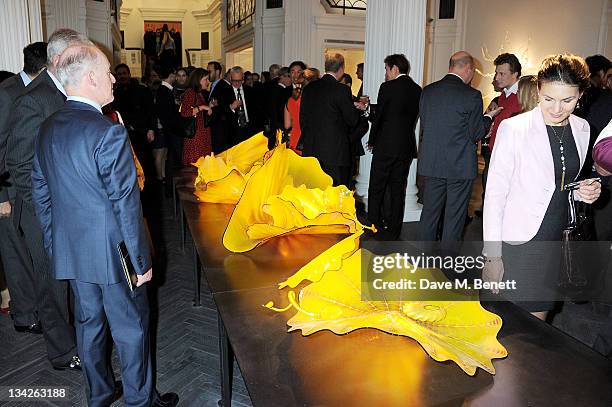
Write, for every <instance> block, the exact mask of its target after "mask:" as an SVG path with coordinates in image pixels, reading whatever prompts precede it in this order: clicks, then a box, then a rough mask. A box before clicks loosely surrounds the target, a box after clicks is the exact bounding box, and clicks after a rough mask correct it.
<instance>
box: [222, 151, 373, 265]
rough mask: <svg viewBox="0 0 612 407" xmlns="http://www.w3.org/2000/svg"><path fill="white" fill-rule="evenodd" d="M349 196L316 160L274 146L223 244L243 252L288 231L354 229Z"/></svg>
mask: <svg viewBox="0 0 612 407" xmlns="http://www.w3.org/2000/svg"><path fill="white" fill-rule="evenodd" d="M362 229H363V225H361V224H360V223H359V221H358V220H357V216H356V212H355V199H354V198H353V194H352V192H351V191H349V190H348V189H347V188H346V187H345V186H339V187H332V179H331V178H330V177H329V175H327V174H325V172H323V170H322V169H321V166H320V165H319V162H318V161H317V159H316V158H313V157H300V156H299V155H297V154H295V153H294V152H293V151H291V150H289V149H287V148H286V146H285V145H284V144H280V145H279V146H278V147H276V148H275V149H274V150H273V153H272V156H271V157H270V158H268V159H267V160H266V161H265V163H264V165H263V166H262V167H261V168H260V169H259V170H258V171H256V172H254V173H253V174H252V175H251V176H250V178H249V180H248V182H247V185H246V187H245V189H244V193H243V194H242V197H241V198H240V201H239V202H238V204H237V205H236V208H235V209H234V213H233V214H232V217H231V219H230V221H229V224H228V225H227V229H226V230H225V234H224V235H223V244H224V246H225V247H226V248H227V249H228V250H230V251H232V252H236V253H240V252H246V251H248V250H251V249H253V248H255V247H256V246H258V245H260V244H262V243H263V242H265V241H266V240H268V239H270V238H273V237H275V236H280V235H285V234H288V233H307V234H319V233H331V234H339V233H355V232H357V231H359V230H362Z"/></svg>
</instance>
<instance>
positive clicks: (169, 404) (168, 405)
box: [153, 393, 179, 407]
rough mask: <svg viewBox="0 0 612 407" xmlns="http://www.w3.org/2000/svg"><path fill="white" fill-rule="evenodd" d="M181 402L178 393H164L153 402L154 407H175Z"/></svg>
mask: <svg viewBox="0 0 612 407" xmlns="http://www.w3.org/2000/svg"><path fill="white" fill-rule="evenodd" d="M178 402H179V396H178V394H176V393H164V394H160V395H159V396H158V397H157V400H155V402H153V407H174V406H176V405H177V404H178Z"/></svg>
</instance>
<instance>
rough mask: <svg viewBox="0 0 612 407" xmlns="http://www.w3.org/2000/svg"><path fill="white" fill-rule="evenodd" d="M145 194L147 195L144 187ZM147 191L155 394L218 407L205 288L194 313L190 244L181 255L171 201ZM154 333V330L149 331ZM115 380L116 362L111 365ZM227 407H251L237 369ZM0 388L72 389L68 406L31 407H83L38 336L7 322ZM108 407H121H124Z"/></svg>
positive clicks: (73, 376)
mask: <svg viewBox="0 0 612 407" xmlns="http://www.w3.org/2000/svg"><path fill="white" fill-rule="evenodd" d="M147 188H149V187H147ZM155 189H156V188H151V190H150V194H149V195H148V196H147V197H146V198H147V199H146V204H145V214H146V216H147V218H148V221H149V224H150V226H151V233H152V235H153V236H154V240H155V246H156V250H157V253H156V257H157V264H156V266H154V269H153V270H154V273H155V277H154V279H155V283H156V284H155V287H156V288H155V289H153V290H152V291H151V292H150V297H151V298H150V300H151V302H152V304H151V311H152V314H154V318H153V319H154V320H156V321H157V322H156V325H157V327H155V326H153V332H154V334H153V337H154V340H155V342H156V343H154V349H156V355H155V356H156V357H155V360H156V364H157V366H156V368H157V369H156V370H157V389H158V390H159V391H160V392H161V393H164V392H168V391H173V392H176V393H178V394H179V396H180V404H179V405H180V406H217V401H218V400H219V399H220V394H221V385H220V375H219V347H218V331H217V317H216V311H215V305H214V302H213V300H212V296H211V295H210V293H209V291H208V288H207V287H206V282H205V281H203V286H202V307H200V308H194V307H193V306H192V297H193V288H192V281H193V280H192V279H193V277H192V272H193V271H192V270H193V263H192V261H193V259H192V255H191V250H192V249H191V246H190V240H189V238H188V240H187V244H186V248H185V253H183V252H181V248H180V247H181V244H180V232H179V230H180V229H179V223H178V220H176V219H174V218H173V210H172V200H171V199H169V198H166V197H165V196H164V194H163V193H160V189H159V188H157V190H155ZM154 325H155V324H154ZM113 367H114V369H115V374H116V377H117V379H119V378H120V374H119V370H118V368H119V363H118V359H117V358H116V357H115V356H114V357H113ZM234 374H235V377H234V385H233V386H234V387H233V390H234V392H233V403H232V405H233V406H234V405H235V406H238V407H243V406H250V405H251V401H250V398H249V396H248V393H247V390H246V388H245V386H244V382H243V380H242V377H241V376H240V371H239V369H238V367H235V368H234ZM0 385H1V386H11V385H15V386H32V387H40V386H61V387H67V388H69V389H70V392H69V395H70V396H69V397H70V400H69V401H68V402H67V401H63V402H57V401H55V402H45V403H35V404H34V405H46V406H86V405H87V403H86V399H85V392H84V390H83V389H84V386H85V383H84V379H83V377H82V374H81V373H78V372H60V371H55V370H53V369H52V368H51V365H50V364H49V362H48V360H47V358H46V350H45V344H44V341H43V338H42V335H32V334H24V333H17V332H16V331H15V330H14V329H13V327H12V321H11V319H10V318H9V317H6V316H2V317H0ZM0 405H1V406H7V407H13V406H24V407H25V406H28V407H30V406H32V405H33V403H32V402H31V401H29V402H5V401H0ZM114 405H116V406H120V405H123V403H122V402H118V403H115V404H114Z"/></svg>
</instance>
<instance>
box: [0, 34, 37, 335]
mask: <svg viewBox="0 0 612 407" xmlns="http://www.w3.org/2000/svg"><path fill="white" fill-rule="evenodd" d="M23 56H24V64H23V71H21V72H19V73H18V74H17V75H14V76H12V77H10V78H9V79H7V80H5V81H4V82H2V85H0V174H3V173H5V171H7V167H6V164H5V157H6V147H7V142H8V137H9V134H10V130H11V129H10V122H11V118H12V117H13V108H14V103H15V100H17V98H18V97H19V96H21V94H22V93H23V92H25V90H26V86H27V85H29V84H30V83H31V82H32V81H33V80H34V79H36V77H37V76H38V75H39V74H40V73H41V72H42V71H43V70H44V69H45V64H46V62H47V44H46V43H44V42H35V43H33V44H30V45H28V46H27V47H25V48H24V50H23ZM6 175H8V173H5V178H6ZM8 181H9V182H8V183H7V185H5V186H0V236H2V237H1V238H0V255H1V256H0V257H1V258H2V264H3V265H4V271H5V274H6V282H7V285H8V288H9V290H10V294H11V304H10V305H11V316H12V318H13V323H14V324H15V327H17V329H20V327H21V329H22V328H23V327H27V329H28V330H29V331H30V332H35V333H40V326H38V325H37V324H38V318H37V316H36V290H35V283H34V282H35V279H36V277H35V275H34V274H33V270H32V262H31V260H30V253H29V252H28V249H27V246H26V243H25V241H24V239H23V236H22V235H21V233H20V232H18V230H17V229H16V228H15V225H14V224H13V220H12V216H11V214H12V213H13V212H14V211H13V206H14V205H15V188H14V186H13V185H12V182H11V180H10V179H9V180H8ZM32 327H37V328H32Z"/></svg>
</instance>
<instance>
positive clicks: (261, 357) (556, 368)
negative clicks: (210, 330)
mask: <svg viewBox="0 0 612 407" xmlns="http://www.w3.org/2000/svg"><path fill="white" fill-rule="evenodd" d="M214 298H215V302H216V304H217V307H218V309H219V312H220V313H221V318H222V320H223V322H224V324H225V329H226V330H227V333H228V336H229V338H230V342H231V344H232V348H233V349H234V353H235V355H236V358H237V360H238V364H239V366H240V370H241V371H242V375H243V377H244V379H245V382H246V385H247V388H248V390H249V394H250V396H251V399H252V401H253V404H254V405H255V406H266V407H268V406H444V407H451V406H456V407H460V406H482V407H514V406H517V407H519V406H521V407H522V406H534V407H535V406H545V407H549V406H568V407H569V406H572V407H577V406H585V407H586V406H589V407H596V406H602V407H604V406H606V407H609V406H612V363H611V362H610V361H608V360H607V359H605V358H603V357H602V356H600V355H599V354H597V353H595V352H594V351H592V350H591V349H589V348H588V347H586V346H584V345H583V344H581V343H579V342H578V341H576V340H575V339H573V338H571V337H569V336H567V335H565V334H563V333H562V332H560V331H558V330H557V329H556V328H553V327H551V326H550V325H547V324H545V323H543V322H541V321H539V320H537V319H536V318H534V317H532V316H531V315H529V314H528V313H526V312H524V311H522V310H520V309H519V308H517V307H515V306H514V305H512V304H509V303H501V302H500V303H492V304H487V305H486V307H487V308H488V309H489V310H491V311H493V312H495V313H497V314H498V315H500V316H501V317H502V319H503V321H504V325H503V328H502V330H501V332H500V334H499V335H498V338H499V340H500V342H501V343H502V344H503V345H504V346H505V347H506V349H507V350H508V354H509V355H508V356H507V357H506V358H505V359H495V360H494V361H493V365H494V367H495V369H496V374H495V375H494V376H492V375H490V374H489V373H487V372H485V371H483V370H480V369H478V371H477V373H476V375H475V376H473V377H471V376H468V375H466V374H465V373H464V372H463V371H462V370H461V369H460V368H459V367H458V366H457V365H456V364H455V363H453V362H443V363H440V362H436V361H434V360H433V359H431V358H430V357H429V356H428V355H427V354H426V353H425V351H424V350H423V349H421V347H420V345H419V344H418V343H417V342H416V341H414V340H412V339H410V338H407V337H402V336H395V335H390V334H387V333H384V332H381V331H378V330H375V329H360V330H357V331H354V332H352V333H349V334H346V335H336V334H334V333H332V332H330V331H322V332H317V333H314V334H312V335H310V336H307V337H304V336H302V335H301V332H300V331H297V332H291V333H288V332H287V325H286V322H287V320H288V319H289V318H290V317H292V316H293V315H294V314H295V311H288V312H286V313H281V314H279V313H276V312H273V311H270V310H268V309H266V308H263V307H262V304H265V303H266V302H267V301H268V300H272V301H274V302H275V304H277V305H285V304H287V299H286V290H282V291H279V290H277V289H275V288H261V289H254V290H247V291H240V292H223V293H216V294H215V295H214Z"/></svg>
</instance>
